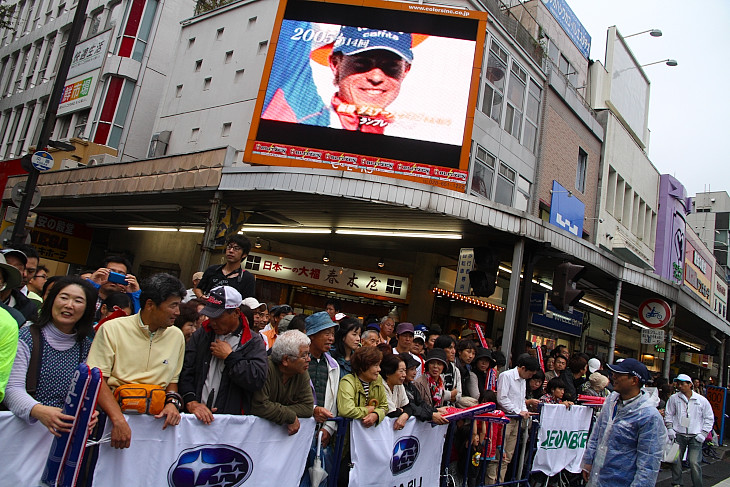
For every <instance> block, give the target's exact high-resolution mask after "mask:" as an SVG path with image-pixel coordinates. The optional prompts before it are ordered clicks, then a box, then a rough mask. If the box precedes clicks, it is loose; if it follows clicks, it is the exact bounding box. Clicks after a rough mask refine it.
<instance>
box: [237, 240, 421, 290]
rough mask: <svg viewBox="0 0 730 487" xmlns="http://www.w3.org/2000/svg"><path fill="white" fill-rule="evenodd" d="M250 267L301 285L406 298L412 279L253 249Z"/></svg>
mask: <svg viewBox="0 0 730 487" xmlns="http://www.w3.org/2000/svg"><path fill="white" fill-rule="evenodd" d="M245 268H246V270H248V271H251V272H252V273H253V274H255V275H257V276H262V277H270V278H273V279H278V280H284V281H289V282H291V283H294V284H298V285H300V286H301V285H305V286H307V285H315V286H319V287H323V288H327V289H332V290H339V291H345V292H347V293H357V294H361V295H371V296H379V297H384V298H388V299H398V300H403V301H405V299H406V297H407V296H408V278H407V277H403V276H393V275H390V274H382V273H379V272H371V271H365V270H360V269H350V268H345V267H337V266H332V265H325V264H324V263H321V262H320V263H315V262H307V261H303V260H296V259H290V258H288V257H278V256H275V255H268V254H259V253H256V252H251V253H250V254H248V257H247V258H246V265H245Z"/></svg>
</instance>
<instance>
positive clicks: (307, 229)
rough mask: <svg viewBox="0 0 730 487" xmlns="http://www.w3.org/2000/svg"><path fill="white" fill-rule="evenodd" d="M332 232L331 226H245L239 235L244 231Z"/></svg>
mask: <svg viewBox="0 0 730 487" xmlns="http://www.w3.org/2000/svg"><path fill="white" fill-rule="evenodd" d="M244 232H246V233H300V234H301V233H314V234H316V233H332V230H330V229H329V228H307V227H243V228H242V229H241V231H240V232H238V234H239V235H243V233H244Z"/></svg>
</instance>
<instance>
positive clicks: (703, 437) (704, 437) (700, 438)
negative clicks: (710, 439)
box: [695, 433, 707, 443]
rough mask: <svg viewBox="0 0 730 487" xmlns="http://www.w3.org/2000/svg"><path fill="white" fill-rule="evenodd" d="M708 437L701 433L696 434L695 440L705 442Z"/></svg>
mask: <svg viewBox="0 0 730 487" xmlns="http://www.w3.org/2000/svg"><path fill="white" fill-rule="evenodd" d="M706 439H707V435H705V434H703V433H700V434H698V435H697V436H695V440H697V441H699V442H700V443H704V442H705V440H706Z"/></svg>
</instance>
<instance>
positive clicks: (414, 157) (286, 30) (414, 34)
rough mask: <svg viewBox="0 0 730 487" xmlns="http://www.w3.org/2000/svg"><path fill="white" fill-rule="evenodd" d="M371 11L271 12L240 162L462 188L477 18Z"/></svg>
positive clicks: (310, 4) (332, 6) (308, 8)
mask: <svg viewBox="0 0 730 487" xmlns="http://www.w3.org/2000/svg"><path fill="white" fill-rule="evenodd" d="M377 5H378V7H373V6H369V3H368V2H367V1H366V2H364V4H363V5H349V4H340V3H337V2H326V3H325V2H319V1H306V2H304V1H301V0H293V1H289V2H288V4H287V5H286V6H285V7H282V11H280V17H279V20H278V22H277V24H276V25H277V27H275V29H274V34H273V35H272V42H273V41H274V40H275V42H276V44H275V45H273V46H271V48H270V53H269V56H270V57H269V59H268V60H267V68H266V69H265V72H264V76H263V79H262V87H261V95H260V96H259V99H258V100H257V106H256V110H255V114H254V120H253V127H252V130H251V139H250V140H249V141H248V144H247V147H246V153H245V155H244V160H245V162H253V163H262V164H274V165H289V166H303V167H315V168H328V169H336V170H350V171H353V170H354V171H361V172H363V173H368V174H378V175H384V176H391V177H398V178H402V179H410V180H415V181H418V182H424V183H426V184H431V185H436V186H441V187H446V188H450V189H455V190H458V191H464V189H465V185H466V181H467V179H468V177H467V169H468V152H469V146H470V144H469V143H468V142H469V140H470V138H471V128H472V127H471V126H472V122H473V111H474V104H475V102H476V92H477V90H476V84H475V83H474V81H475V80H476V79H478V74H479V67H480V66H479V64H480V63H481V53H482V44H483V41H484V33H485V25H484V24H485V21H486V14H485V13H483V12H472V11H467V10H459V9H455V8H443V7H433V6H424V5H419V4H395V3H394V4H393V6H392V7H390V6H386V7H384V8H381V7H382V6H383V4H382V3H378V4H377Z"/></svg>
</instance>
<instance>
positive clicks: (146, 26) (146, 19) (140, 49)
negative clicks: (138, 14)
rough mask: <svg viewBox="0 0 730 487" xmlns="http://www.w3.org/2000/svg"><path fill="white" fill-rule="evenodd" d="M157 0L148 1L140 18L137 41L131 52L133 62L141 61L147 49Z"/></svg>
mask: <svg viewBox="0 0 730 487" xmlns="http://www.w3.org/2000/svg"><path fill="white" fill-rule="evenodd" d="M157 5H158V2H157V0H148V2H147V5H146V7H145V10H144V15H143V16H142V21H141V22H140V24H139V30H138V31H137V40H136V42H135V43H134V50H133V51H132V59H134V60H135V61H142V57H143V56H144V52H145V50H146V49H147V41H148V40H149V36H150V31H151V30H152V23H153V22H154V20H155V14H156V13H157Z"/></svg>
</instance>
